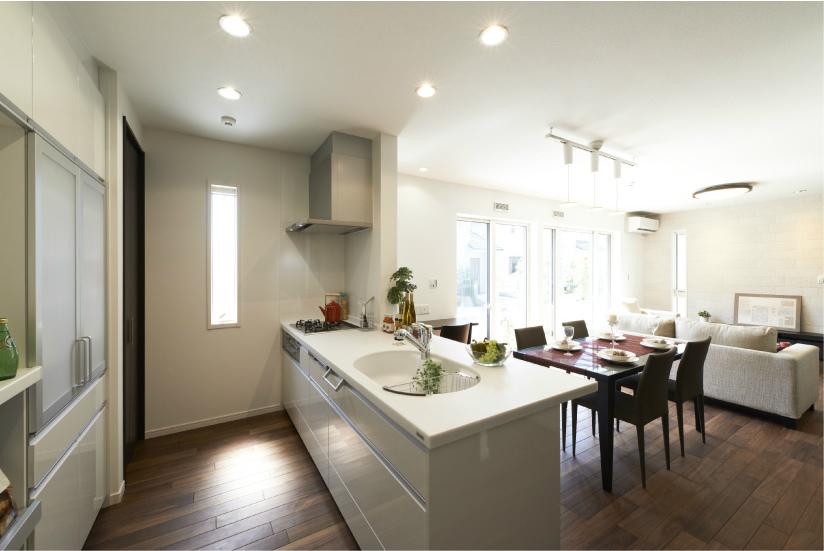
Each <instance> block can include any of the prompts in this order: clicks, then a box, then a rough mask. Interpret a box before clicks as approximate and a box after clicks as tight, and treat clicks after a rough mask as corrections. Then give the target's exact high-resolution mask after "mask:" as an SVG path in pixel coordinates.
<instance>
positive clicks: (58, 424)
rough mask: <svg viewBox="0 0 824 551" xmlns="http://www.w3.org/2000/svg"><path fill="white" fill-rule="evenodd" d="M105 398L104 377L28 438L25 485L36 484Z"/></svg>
mask: <svg viewBox="0 0 824 551" xmlns="http://www.w3.org/2000/svg"><path fill="white" fill-rule="evenodd" d="M105 401H106V377H101V378H99V379H98V380H97V381H95V382H94V384H93V385H91V386H90V387H88V388H87V389H86V390H85V391H84V392H83V394H81V395H80V396H79V397H78V398H77V400H75V401H74V402H73V403H72V404H71V405H70V406H68V407H67V408H66V409H64V410H63V411H62V412H60V415H59V416H57V418H55V419H54V421H52V422H51V423H49V424H48V425H47V426H46V427H45V428H44V429H43V430H42V431H40V432H39V433H38V434H37V436H35V437H34V438H32V439H31V440H30V441H29V454H28V455H29V464H30V468H29V480H28V483H29V486H30V487H32V486H37V485H38V484H40V482H41V481H42V480H43V477H45V476H46V475H47V474H48V472H49V471H50V470H51V468H52V467H53V466H54V464H55V463H57V461H58V460H59V459H60V458H61V457H62V456H63V454H64V453H65V451H66V450H67V449H68V448H69V447H70V446H71V444H72V442H74V440H75V439H76V438H77V435H78V434H80V433H81V432H82V431H83V428H84V427H85V426H86V425H87V424H88V422H89V419H91V418H92V417H93V416H94V414H95V413H96V412H97V411H99V410H100V408H101V407H102V406H103V403H104V402H105Z"/></svg>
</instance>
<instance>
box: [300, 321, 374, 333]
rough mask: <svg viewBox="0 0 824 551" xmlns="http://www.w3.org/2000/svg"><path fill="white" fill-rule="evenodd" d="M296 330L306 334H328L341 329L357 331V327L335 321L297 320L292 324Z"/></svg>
mask: <svg viewBox="0 0 824 551" xmlns="http://www.w3.org/2000/svg"><path fill="white" fill-rule="evenodd" d="M294 325H295V327H296V328H298V329H300V330H301V331H303V332H304V333H305V334H306V333H328V332H329V331H340V330H341V329H357V328H358V326H357V325H354V324H352V323H349V322H348V321H336V322H333V323H330V322H328V321H323V320H319V319H314V320H298V321H297V323H295V324H294Z"/></svg>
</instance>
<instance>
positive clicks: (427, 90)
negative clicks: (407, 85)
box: [415, 82, 438, 98]
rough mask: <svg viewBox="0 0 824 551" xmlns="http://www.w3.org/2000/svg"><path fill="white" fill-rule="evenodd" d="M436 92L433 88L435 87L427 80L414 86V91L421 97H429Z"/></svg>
mask: <svg viewBox="0 0 824 551" xmlns="http://www.w3.org/2000/svg"><path fill="white" fill-rule="evenodd" d="M437 92H438V91H437V90H436V89H435V87H434V86H432V85H431V84H429V83H428V82H424V83H423V84H421V85H420V86H418V87H417V88H415V93H416V94H418V95H419V96H420V97H422V98H431V97H432V96H434V95H435V94H436V93H437Z"/></svg>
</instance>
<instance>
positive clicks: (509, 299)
mask: <svg viewBox="0 0 824 551" xmlns="http://www.w3.org/2000/svg"><path fill="white" fill-rule="evenodd" d="M494 231H495V287H494V288H495V300H494V302H493V312H492V316H493V319H494V323H495V325H494V326H493V328H492V335H491V336H492V338H494V339H497V340H500V341H504V342H515V329H516V328H518V327H526V324H527V323H526V320H527V286H528V284H529V282H528V279H527V266H526V261H527V257H526V256H527V255H526V252H527V231H526V226H520V225H514V224H497V223H496V224H495V225H494Z"/></svg>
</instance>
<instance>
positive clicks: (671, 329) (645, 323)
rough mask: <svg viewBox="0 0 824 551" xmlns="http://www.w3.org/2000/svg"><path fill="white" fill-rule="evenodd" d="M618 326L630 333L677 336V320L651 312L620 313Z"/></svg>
mask: <svg viewBox="0 0 824 551" xmlns="http://www.w3.org/2000/svg"><path fill="white" fill-rule="evenodd" d="M618 328H619V329H620V330H621V331H628V332H630V333H643V334H644V335H657V336H659V337H675V320H674V319H672V318H659V317H658V316H651V315H649V314H619V315H618Z"/></svg>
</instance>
